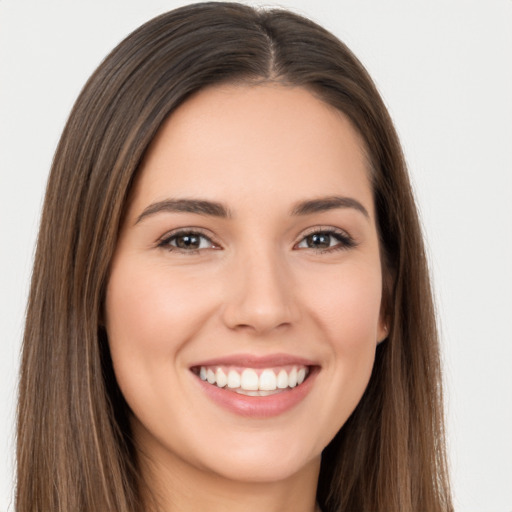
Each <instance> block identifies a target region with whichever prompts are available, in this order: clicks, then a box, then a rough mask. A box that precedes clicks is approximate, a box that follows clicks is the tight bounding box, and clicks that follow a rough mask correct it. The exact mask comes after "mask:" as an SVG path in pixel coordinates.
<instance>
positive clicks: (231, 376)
mask: <svg viewBox="0 0 512 512" xmlns="http://www.w3.org/2000/svg"><path fill="white" fill-rule="evenodd" d="M239 387H240V374H239V373H238V372H236V371H235V370H229V372H228V388H232V389H233V388H239Z"/></svg>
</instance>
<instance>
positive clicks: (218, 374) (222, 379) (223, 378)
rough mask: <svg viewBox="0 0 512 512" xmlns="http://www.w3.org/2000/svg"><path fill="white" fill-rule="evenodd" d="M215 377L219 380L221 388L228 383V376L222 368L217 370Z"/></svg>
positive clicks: (218, 384) (218, 383)
mask: <svg viewBox="0 0 512 512" xmlns="http://www.w3.org/2000/svg"><path fill="white" fill-rule="evenodd" d="M215 377H216V380H217V386H219V388H223V387H224V386H225V385H226V384H227V383H228V378H227V377H226V374H225V373H224V372H223V371H222V368H218V369H217V372H216V373H215Z"/></svg>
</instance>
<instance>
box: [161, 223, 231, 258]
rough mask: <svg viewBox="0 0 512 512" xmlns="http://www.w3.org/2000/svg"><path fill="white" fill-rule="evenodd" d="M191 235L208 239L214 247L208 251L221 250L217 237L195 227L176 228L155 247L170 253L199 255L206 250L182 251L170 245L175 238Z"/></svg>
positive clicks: (167, 233)
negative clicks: (198, 253)
mask: <svg viewBox="0 0 512 512" xmlns="http://www.w3.org/2000/svg"><path fill="white" fill-rule="evenodd" d="M190 234H194V235H199V236H201V237H203V238H206V239H207V240H208V241H209V242H210V243H211V244H212V247H209V248H208V249H221V246H220V244H219V243H218V242H217V241H216V240H215V237H213V236H212V234H211V233H210V232H209V231H207V230H205V229H203V228H199V227H195V226H187V227H181V228H176V229H173V230H171V231H168V232H166V233H165V234H164V235H162V236H161V237H160V238H159V239H158V240H157V241H156V244H155V246H156V247H160V248H163V249H166V250H168V251H176V252H181V253H197V252H199V251H202V250H204V249H186V250H185V249H181V248H180V247H176V246H172V245H170V244H169V241H170V240H171V239H172V238H174V237H177V236H179V235H190Z"/></svg>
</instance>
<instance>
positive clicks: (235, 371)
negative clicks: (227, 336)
mask: <svg viewBox="0 0 512 512" xmlns="http://www.w3.org/2000/svg"><path fill="white" fill-rule="evenodd" d="M191 370H192V372H193V373H194V374H195V375H197V376H198V377H199V378H200V379H201V380H202V381H204V382H206V383H208V384H211V385H212V386H215V387H217V388H221V389H225V390H227V391H232V392H235V393H238V394H240V395H245V396H270V395H275V394H279V393H283V392H285V391H288V390H291V389H293V388H295V387H298V386H300V385H301V384H302V383H303V382H304V381H305V380H306V379H307V377H308V376H309V374H310V372H311V367H309V366H306V365H287V366H282V367H276V368H240V367H234V366H217V365H215V366H196V367H193V368H191Z"/></svg>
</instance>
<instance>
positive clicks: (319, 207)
mask: <svg viewBox="0 0 512 512" xmlns="http://www.w3.org/2000/svg"><path fill="white" fill-rule="evenodd" d="M337 208H353V209H355V210H357V211H359V212H361V213H362V214H363V215H364V216H365V217H366V218H367V219H369V218H370V214H369V213H368V210H367V209H366V208H365V207H364V206H363V205H362V204H361V203H360V202H359V201H357V200H356V199H353V198H352V197H342V196H330V197H321V198H319V199H312V200H309V201H302V202H300V203H297V204H296V205H295V206H294V208H293V209H292V212H291V214H292V215H311V214H312V213H318V212H326V211H329V210H335V209H337Z"/></svg>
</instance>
